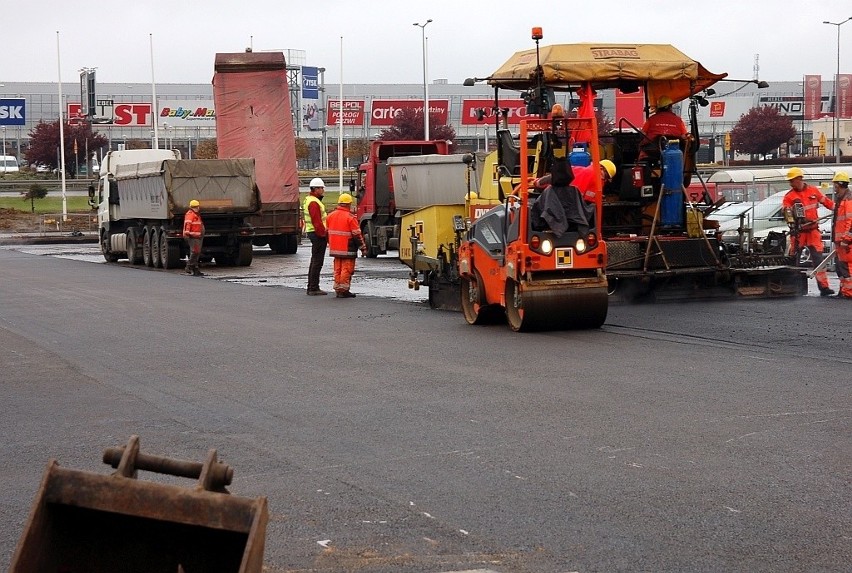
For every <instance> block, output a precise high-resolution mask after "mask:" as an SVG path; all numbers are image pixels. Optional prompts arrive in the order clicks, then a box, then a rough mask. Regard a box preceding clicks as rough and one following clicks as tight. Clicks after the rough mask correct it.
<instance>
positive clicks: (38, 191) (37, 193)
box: [21, 183, 47, 213]
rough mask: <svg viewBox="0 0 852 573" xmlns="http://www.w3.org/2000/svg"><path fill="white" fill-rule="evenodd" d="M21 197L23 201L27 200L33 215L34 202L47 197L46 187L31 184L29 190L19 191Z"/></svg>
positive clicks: (39, 184)
mask: <svg viewBox="0 0 852 573" xmlns="http://www.w3.org/2000/svg"><path fill="white" fill-rule="evenodd" d="M21 196H22V197H23V198H24V201H26V200H28V199H29V201H30V208H32V211H33V213H35V200H36V199H44V198H45V197H47V187H45V186H44V185H42V184H41V183H33V184H32V185H30V188H29V189H27V190H26V191H21Z"/></svg>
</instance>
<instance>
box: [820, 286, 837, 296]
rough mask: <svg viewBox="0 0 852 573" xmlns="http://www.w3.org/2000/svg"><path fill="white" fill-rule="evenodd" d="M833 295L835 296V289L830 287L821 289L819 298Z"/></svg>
mask: <svg viewBox="0 0 852 573" xmlns="http://www.w3.org/2000/svg"><path fill="white" fill-rule="evenodd" d="M833 294H834V289H833V288H830V287H827V286H821V287H819V296H831V295H833Z"/></svg>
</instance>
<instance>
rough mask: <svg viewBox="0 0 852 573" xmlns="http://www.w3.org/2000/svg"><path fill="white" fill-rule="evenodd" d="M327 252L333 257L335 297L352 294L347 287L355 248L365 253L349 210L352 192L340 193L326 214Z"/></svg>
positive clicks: (365, 246)
mask: <svg viewBox="0 0 852 573" xmlns="http://www.w3.org/2000/svg"><path fill="white" fill-rule="evenodd" d="M327 222H328V254H329V255H331V256H332V257H333V258H334V291H335V292H336V293H337V298H355V293H353V292H351V291H350V290H349V288H350V285H351V283H352V273H354V272H355V259H356V258H357V257H358V249H359V248H360V250H361V254H362V255H364V256H365V257H366V256H367V244H366V243H365V242H364V236H363V235H362V234H361V228H360V227H359V226H358V219H356V218H355V215H353V214H352V195H350V194H349V193H341V194H340V197H339V198H338V199H337V209H335V210H334V211H332V212H331V213H329V215H328V221H327Z"/></svg>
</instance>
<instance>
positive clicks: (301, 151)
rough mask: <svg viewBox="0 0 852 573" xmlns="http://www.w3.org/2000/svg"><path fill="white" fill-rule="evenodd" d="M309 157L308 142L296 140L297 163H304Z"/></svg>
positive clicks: (298, 138) (300, 139)
mask: <svg viewBox="0 0 852 573" xmlns="http://www.w3.org/2000/svg"><path fill="white" fill-rule="evenodd" d="M310 157H311V146H310V145H309V144H308V142H307V141H306V140H305V139H303V138H301V137H297V138H296V159H298V160H299V161H304V160H306V159H310Z"/></svg>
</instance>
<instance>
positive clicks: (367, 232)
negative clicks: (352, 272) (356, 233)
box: [361, 221, 379, 259]
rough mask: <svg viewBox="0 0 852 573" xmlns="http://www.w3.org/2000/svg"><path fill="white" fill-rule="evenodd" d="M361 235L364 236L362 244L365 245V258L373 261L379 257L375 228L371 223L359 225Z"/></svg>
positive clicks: (366, 222)
mask: <svg viewBox="0 0 852 573" xmlns="http://www.w3.org/2000/svg"><path fill="white" fill-rule="evenodd" d="M361 234H363V235H364V242H365V243H367V258H368V259H375V258H376V257H378V256H379V247H378V245H376V227H375V225H373V222H372V221H365V222H364V223H362V224H361Z"/></svg>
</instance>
